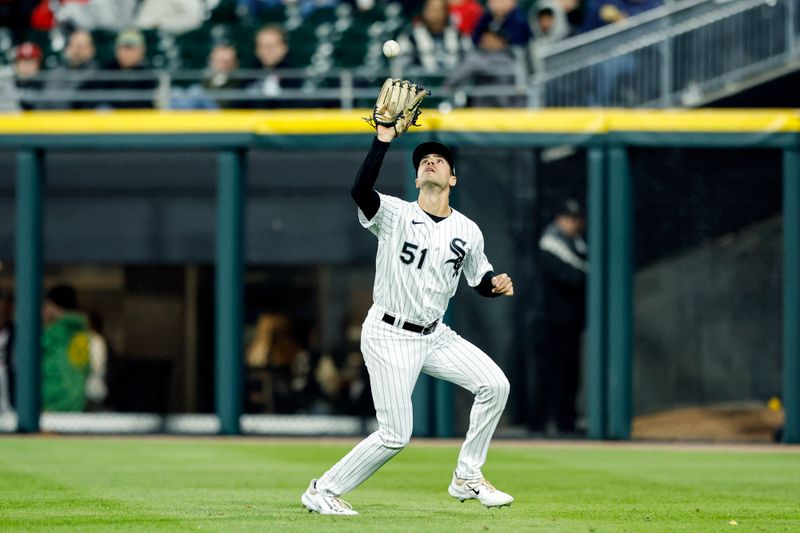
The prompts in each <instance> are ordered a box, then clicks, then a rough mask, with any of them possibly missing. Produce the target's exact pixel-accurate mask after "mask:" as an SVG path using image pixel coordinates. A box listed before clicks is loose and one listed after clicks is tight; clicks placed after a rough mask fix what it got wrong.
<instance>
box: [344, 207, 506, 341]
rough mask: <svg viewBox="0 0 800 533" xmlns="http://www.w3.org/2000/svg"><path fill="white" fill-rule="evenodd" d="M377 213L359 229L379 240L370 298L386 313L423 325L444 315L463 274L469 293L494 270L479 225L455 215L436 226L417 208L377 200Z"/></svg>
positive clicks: (362, 219) (360, 215)
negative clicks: (369, 232)
mask: <svg viewBox="0 0 800 533" xmlns="http://www.w3.org/2000/svg"><path fill="white" fill-rule="evenodd" d="M380 199H381V203H380V207H379V208H378V212H377V213H376V214H375V216H374V217H372V219H371V220H367V218H366V217H365V216H364V213H363V212H362V211H361V210H360V209H359V210H358V220H359V222H361V225H362V226H364V227H365V228H367V229H368V230H369V231H371V232H372V233H373V234H374V235H375V236H376V237H378V252H377V255H376V257H375V286H374V288H373V292H372V298H373V301H374V302H375V304H376V305H377V306H379V307H381V308H383V309H384V310H385V311H387V312H389V313H391V314H394V315H395V316H398V317H401V318H403V319H404V320H408V321H410V322H413V323H416V324H420V325H427V324H430V323H431V322H433V321H434V320H438V319H440V318H441V317H442V315H444V312H445V310H446V309H447V303H448V302H449V300H450V298H452V297H453V295H454V294H455V292H456V289H457V288H458V281H459V279H460V277H461V272H462V271H463V272H464V276H465V277H466V279H467V283H468V284H469V285H470V286H471V287H475V286H476V285H478V284H479V283H480V282H481V279H482V278H483V276H484V275H485V274H486V273H487V272H489V271H490V270H493V269H492V265H491V264H490V263H489V261H488V260H487V259H486V255H485V254H484V252H483V234H482V233H481V230H480V229H479V228H478V225H477V224H475V223H474V222H473V221H471V220H470V219H468V218H467V217H466V216H464V215H462V214H461V213H459V212H458V211H456V210H455V209H453V212H452V214H451V215H450V216H448V217H447V218H445V219H444V220H441V221H439V222H434V221H433V220H432V219H431V218H430V216H428V215H427V214H426V213H425V211H423V210H422V208H421V207H420V206H419V204H418V203H417V202H406V201H404V200H401V199H399V198H395V197H394V196H388V195H385V194H381V195H380Z"/></svg>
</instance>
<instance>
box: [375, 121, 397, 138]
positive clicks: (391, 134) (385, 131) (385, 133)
mask: <svg viewBox="0 0 800 533" xmlns="http://www.w3.org/2000/svg"><path fill="white" fill-rule="evenodd" d="M375 129H377V130H378V140H380V141H383V142H385V143H389V142H392V139H394V138H395V137H397V132H396V131H394V126H388V127H387V126H381V125H380V124H377V125H376V126H375Z"/></svg>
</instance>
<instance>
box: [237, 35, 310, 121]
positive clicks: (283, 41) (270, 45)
mask: <svg viewBox="0 0 800 533" xmlns="http://www.w3.org/2000/svg"><path fill="white" fill-rule="evenodd" d="M255 45H256V50H255V52H256V58H258V61H259V63H260V67H261V69H262V72H263V75H262V77H261V78H260V79H258V80H257V81H255V82H254V83H253V84H252V85H251V86H250V92H251V93H253V94H258V95H259V96H262V97H266V98H263V99H259V100H257V101H255V102H254V103H253V105H254V107H260V108H275V107H298V106H299V105H300V104H299V103H297V102H292V101H289V100H286V99H280V98H278V97H280V96H281V94H282V93H283V91H284V89H299V88H300V87H301V86H302V83H303V80H302V79H301V78H299V77H288V76H286V75H284V74H283V73H281V70H284V69H290V68H293V65H292V63H291V60H290V59H289V43H288V40H287V37H286V30H284V29H283V27H281V26H279V25H277V24H268V25H266V26H264V27H262V28H261V29H260V30H258V33H256V42H255Z"/></svg>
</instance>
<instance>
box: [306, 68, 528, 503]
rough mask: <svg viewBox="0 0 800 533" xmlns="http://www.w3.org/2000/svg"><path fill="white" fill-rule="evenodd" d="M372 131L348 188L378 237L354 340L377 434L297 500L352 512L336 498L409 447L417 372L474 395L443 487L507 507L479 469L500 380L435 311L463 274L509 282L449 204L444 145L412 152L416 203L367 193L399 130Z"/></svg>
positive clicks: (494, 287)
mask: <svg viewBox="0 0 800 533" xmlns="http://www.w3.org/2000/svg"><path fill="white" fill-rule="evenodd" d="M389 81H394V82H395V83H397V82H400V80H387V83H388V82H389ZM402 83H408V82H402ZM410 86H411V87H412V88H415V87H416V86H414V85H413V84H410ZM384 88H385V86H384ZM401 100H402V98H401ZM420 101H421V99H420ZM379 102H380V100H379ZM379 107H380V105H377V106H376V110H377V109H378V108H379ZM414 111H415V110H413V109H412V110H411V113H412V115H414V116H413V118H412V119H411V123H412V124H413V122H414V120H413V119H414V118H416V115H415V114H414ZM416 114H418V113H416ZM407 117H408V115H407ZM395 118H396V117H395ZM376 129H377V138H376V139H374V140H373V142H372V147H371V148H370V150H369V153H368V154H367V157H366V159H365V160H364V163H363V164H362V166H361V168H360V170H359V172H358V175H357V176H356V181H355V184H354V185H353V188H352V191H351V192H352V197H353V199H354V200H355V202H356V204H357V205H358V219H359V222H360V223H361V225H362V226H364V227H365V228H367V229H368V230H369V231H370V232H371V233H372V234H374V235H375V236H376V237H377V238H378V251H377V257H376V262H375V263H376V272H375V286H374V290H373V300H374V305H373V306H372V308H371V309H370V310H369V312H368V314H367V318H366V319H365V321H364V324H363V330H362V336H361V350H362V352H363V354H364V361H365V362H366V365H367V369H368V371H369V376H370V384H371V388H372V396H373V401H374V403H375V411H376V413H377V418H378V430H377V431H375V432H374V433H372V434H371V435H369V436H368V437H367V438H366V439H364V440H363V441H361V442H360V443H359V444H357V445H356V447H355V448H353V449H352V450H351V451H350V452H349V453H348V454H347V455H345V456H344V457H343V458H342V459H341V460H340V461H339V462H338V463H336V464H335V465H334V466H333V467H332V468H331V469H330V470H328V471H327V472H325V474H323V475H322V476H321V477H320V478H319V479H313V480H312V481H311V483H310V484H309V486H308V489H307V490H306V491H305V493H304V494H303V496H302V498H301V501H302V502H303V505H305V507H306V508H308V509H309V511H316V512H318V513H322V514H336V515H356V514H358V513H357V512H356V511H354V510H353V509H352V508H351V507H350V505H349V504H348V503H347V502H345V501H344V500H342V499H341V496H342V495H344V494H346V493H348V492H350V491H352V490H353V489H355V488H356V487H358V485H360V484H361V483H362V482H364V481H365V480H366V479H367V478H368V477H370V476H371V475H372V474H373V473H375V472H376V471H377V470H378V469H379V468H380V467H381V466H383V465H384V464H385V463H386V462H387V461H389V459H391V458H392V457H394V456H395V455H397V453H399V452H400V451H401V450H402V449H403V448H404V447H405V446H406V445H407V444H408V442H409V439H410V438H411V429H412V407H411V393H412V391H413V389H414V384H415V382H416V380H417V377H418V376H419V374H420V372H424V373H426V374H428V375H430V376H434V377H437V378H441V379H444V380H447V381H450V382H452V383H455V384H457V385H460V386H461V387H464V388H465V389H467V390H469V391H470V392H471V393H473V394H474V395H475V403H474V404H473V406H472V412H471V414H470V424H469V430H468V431H467V436H466V440H465V441H464V444H463V446H462V447H461V453H460V454H459V457H458V463H457V464H456V468H455V471H454V472H453V478H452V481H451V483H450V486H449V488H448V492H449V493H450V495H451V496H453V497H454V498H457V499H458V500H461V501H462V502H463V501H464V500H469V499H477V500H478V501H479V502H480V503H482V504H483V505H485V506H487V507H500V506H504V505H509V504H511V502H513V501H514V498H513V497H511V496H510V495H508V494H506V493H504V492H502V491H500V490H497V489H496V488H494V487H493V486H492V485H491V484H490V483H489V482H488V481H487V480H486V479H485V478H484V477H483V473H482V472H481V467H482V466H483V464H484V462H485V461H486V453H487V451H488V448H489V442H490V440H491V438H492V434H493V433H494V430H495V428H496V427H497V422H498V421H499V419H500V415H501V414H502V412H503V408H504V407H505V404H506V400H507V399H508V393H509V388H510V386H509V382H508V379H507V378H506V376H505V375H504V374H503V371H502V370H500V368H499V367H498V366H497V365H496V364H495V363H494V361H492V360H491V359H490V358H489V356H488V355H486V354H485V353H484V352H482V351H481V350H480V349H478V348H476V347H475V346H473V345H472V344H470V343H469V342H467V341H466V340H464V339H463V338H461V337H460V336H459V335H458V334H457V333H456V332H454V331H453V330H452V329H450V328H449V327H448V326H446V325H445V324H443V323H442V316H443V315H444V312H445V310H446V308H447V303H448V301H449V300H450V298H451V297H452V296H453V295H454V294H455V292H456V288H457V287H458V282H459V278H460V276H461V274H462V273H463V274H464V276H466V278H467V282H468V283H469V285H470V286H472V287H474V288H475V289H476V290H477V291H478V292H479V293H480V294H482V295H484V296H487V297H497V296H500V295H507V296H513V294H514V288H513V285H512V283H511V279H510V278H509V277H508V276H507V275H506V274H498V275H495V273H494V272H493V269H492V265H491V264H490V263H489V261H488V260H487V259H486V256H485V255H484V251H483V235H482V234H481V231H480V229H479V228H478V226H477V225H476V224H475V223H474V222H472V221H471V220H470V219H468V218H467V217H466V216H464V215H463V214H461V213H459V212H458V211H456V210H455V209H453V208H451V207H450V204H449V197H450V191H451V189H452V188H453V187H454V186H455V185H456V183H457V178H456V175H455V169H454V165H453V154H452V153H451V151H450V150H449V149H448V148H447V147H446V146H444V145H443V144H439V143H436V142H426V143H423V144H421V145H419V146H417V147H416V149H415V150H414V152H413V157H412V159H413V162H414V166H415V168H416V170H417V177H416V186H417V188H418V189H419V198H418V199H417V201H416V202H406V201H403V200H401V199H399V198H395V197H392V196H388V195H385V194H380V193H378V192H377V191H375V190H374V189H373V186H374V184H375V181H376V179H377V177H378V172H379V170H380V167H381V163H382V161H383V158H384V155H385V154H386V151H387V150H388V149H389V145H390V143H391V141H392V140H393V139H394V138H395V137H396V136H397V135H398V134H400V133H402V132H403V131H405V129H407V126H405V127H403V125H401V126H400V127H398V126H397V125H394V126H392V125H391V124H390V126H389V127H386V126H384V125H381V123H380V122H378V123H377V124H376Z"/></svg>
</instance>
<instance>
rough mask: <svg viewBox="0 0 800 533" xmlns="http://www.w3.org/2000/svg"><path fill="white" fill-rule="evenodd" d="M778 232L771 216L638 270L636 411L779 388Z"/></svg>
mask: <svg viewBox="0 0 800 533" xmlns="http://www.w3.org/2000/svg"><path fill="white" fill-rule="evenodd" d="M781 238H782V223H781V219H780V218H773V219H771V220H769V221H767V222H764V223H761V224H758V225H754V226H751V227H749V228H747V229H745V230H743V231H740V232H737V233H735V234H730V235H726V236H724V237H722V238H719V239H716V240H714V241H712V242H709V243H707V244H704V245H702V246H699V247H697V248H695V249H692V250H690V251H688V252H685V253H682V254H680V255H678V256H675V257H672V258H667V259H663V260H661V261H659V262H657V263H655V264H653V265H652V266H650V267H648V268H645V269H643V270H641V271H639V272H638V273H637V274H636V289H635V290H636V292H635V326H634V327H635V356H634V386H635V390H634V403H635V411H636V413H644V412H649V411H654V410H659V409H663V408H667V407H675V406H681V405H698V404H700V405H702V404H707V403H715V402H736V401H744V400H766V399H768V398H769V397H770V396H773V395H778V394H780V391H781V331H782V326H781V320H782V302H781V290H782V273H783V272H782V266H781V265H782V243H781Z"/></svg>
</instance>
